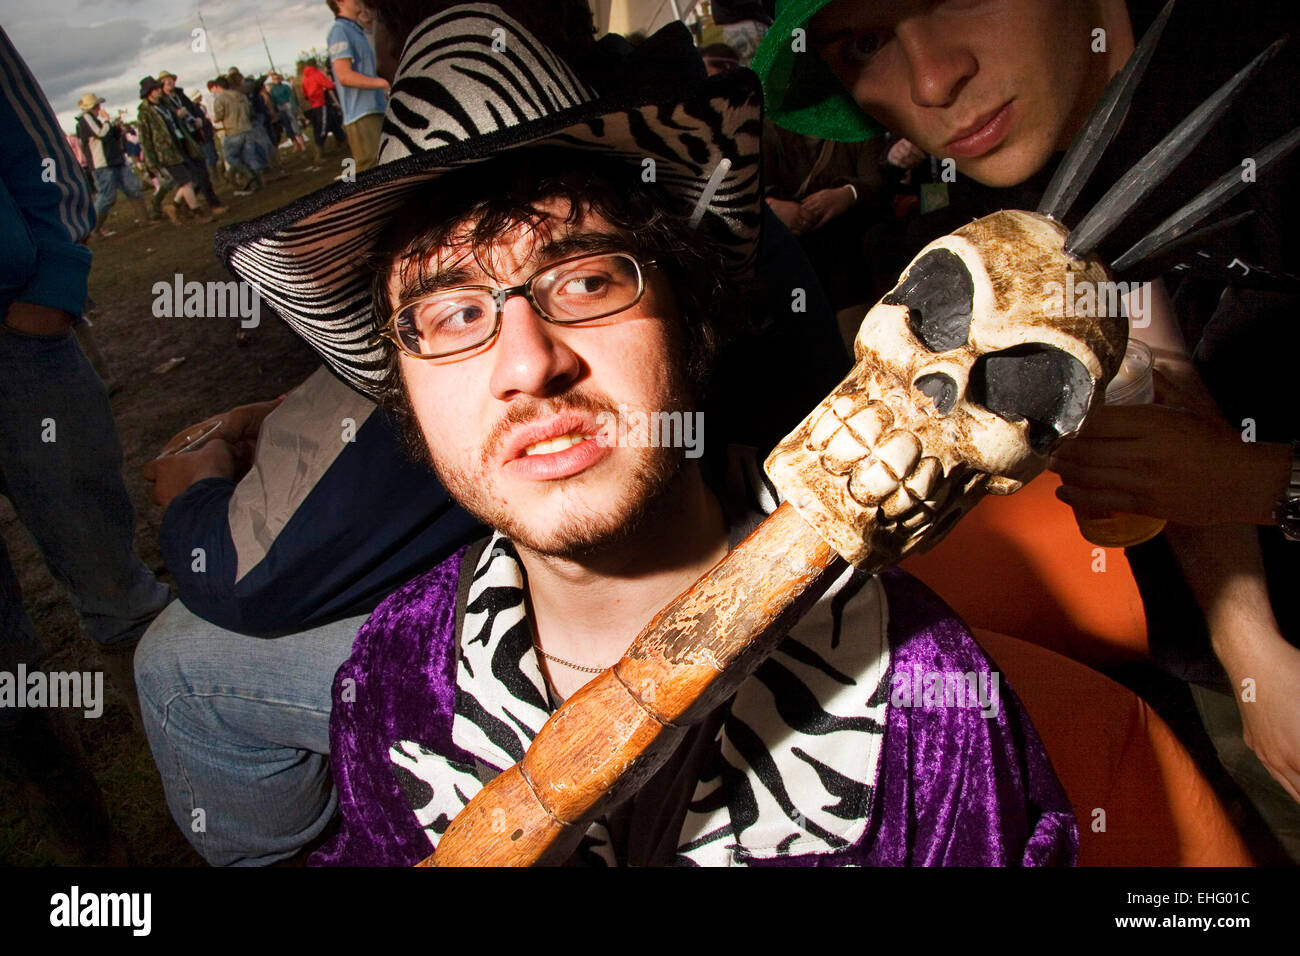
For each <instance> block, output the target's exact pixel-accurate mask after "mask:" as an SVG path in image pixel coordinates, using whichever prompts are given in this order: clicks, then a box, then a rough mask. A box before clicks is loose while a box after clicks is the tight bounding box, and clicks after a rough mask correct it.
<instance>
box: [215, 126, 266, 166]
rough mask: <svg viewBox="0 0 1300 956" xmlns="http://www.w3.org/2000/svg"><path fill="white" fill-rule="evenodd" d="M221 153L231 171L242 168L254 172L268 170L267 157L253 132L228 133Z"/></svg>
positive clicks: (222, 144)
mask: <svg viewBox="0 0 1300 956" xmlns="http://www.w3.org/2000/svg"><path fill="white" fill-rule="evenodd" d="M221 152H222V155H223V156H224V157H225V160H226V166H227V167H229V168H231V169H237V168H239V167H240V166H243V167H244V168H246V169H251V170H253V172H261V171H262V170H263V169H266V166H267V159H266V156H265V155H263V152H262V147H261V145H260V143H259V142H258V140H257V137H256V136H254V135H253V131H252V130H248V131H247V132H244V133H227V134H226V138H225V139H224V140H223V141H222V143H221Z"/></svg>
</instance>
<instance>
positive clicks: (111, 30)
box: [0, 0, 334, 130]
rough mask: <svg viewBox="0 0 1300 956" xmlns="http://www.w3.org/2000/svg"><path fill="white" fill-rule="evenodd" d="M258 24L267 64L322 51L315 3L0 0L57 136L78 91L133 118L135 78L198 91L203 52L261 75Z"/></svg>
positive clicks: (321, 23)
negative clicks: (198, 37) (203, 43)
mask: <svg viewBox="0 0 1300 956" xmlns="http://www.w3.org/2000/svg"><path fill="white" fill-rule="evenodd" d="M197 11H202V13H203V19H204V20H205V21H206V23H207V27H208V35H207V40H208V44H207V50H205V51H203V52H196V51H194V50H193V49H192V45H193V38H192V31H194V30H196V29H198V28H199V18H198V13H197ZM258 17H260V18H261V21H262V29H263V30H264V31H265V33H266V42H267V44H268V45H269V46H270V48H271V55H272V56H273V57H274V58H275V64H276V66H277V67H279V68H280V69H281V70H288V71H289V72H292V71H293V65H294V61H295V60H296V59H297V57H298V53H299V52H300V51H304V50H311V49H312V47H315V48H316V49H317V50H319V51H322V52H323V51H324V49H325V34H326V33H327V32H329V28H330V24H331V23H333V21H334V16H333V14H331V13H330V11H329V8H328V7H327V6H326V5H325V0H202V2H195V0H172V2H168V0H0V25H3V26H4V29H5V32H7V33H8V34H9V39H10V40H11V41H12V42H13V44H14V46H15V47H16V48H17V49H18V52H19V53H20V54H21V55H22V57H23V59H24V60H26V61H27V65H28V66H29V67H30V68H31V70H32V72H33V73H34V74H35V75H36V79H37V80H38V81H39V82H40V84H41V86H42V88H43V89H44V90H45V96H46V97H47V98H48V99H49V101H50V105H51V106H53V107H54V110H55V112H56V113H58V114H59V119H60V121H61V122H62V123H63V126H64V128H65V129H67V130H71V129H72V126H73V124H74V123H75V121H76V116H77V99H78V98H79V97H80V96H81V94H82V93H86V92H94V93H97V94H98V95H100V96H102V97H104V99H105V100H107V102H106V103H105V104H104V105H105V106H106V107H107V108H108V110H109V112H110V113H116V111H117V109H118V108H126V109H127V110H128V113H129V114H130V115H131V116H134V115H135V110H136V106H137V104H138V103H139V102H140V96H139V93H140V86H139V82H140V78H141V77H142V76H145V75H146V74H153V75H157V74H158V73H159V72H160V71H162V70H164V69H166V70H170V71H171V72H173V73H175V74H176V75H177V76H178V77H179V80H178V81H177V82H178V83H179V85H180V86H182V87H184V88H185V89H186V91H187V92H203V93H204V94H206V92H207V87H206V84H207V80H208V79H209V78H210V77H212V76H213V75H215V73H216V71H215V70H214V68H213V65H212V53H213V52H215V53H216V57H217V63H218V65H219V66H220V67H221V69H222V70H223V71H225V70H228V69H229V68H230V67H231V66H238V67H239V68H240V69H241V70H244V71H245V72H248V73H254V72H258V73H260V72H264V71H266V70H267V69H268V66H267V57H266V50H265V49H263V47H262V38H261V36H260V35H259V34H258V31H257V18H258Z"/></svg>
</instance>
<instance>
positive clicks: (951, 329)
mask: <svg viewBox="0 0 1300 956" xmlns="http://www.w3.org/2000/svg"><path fill="white" fill-rule="evenodd" d="M974 299H975V283H974V282H973V280H972V279H971V276H970V272H969V271H968V270H967V268H966V264H965V263H964V262H962V261H961V259H960V258H958V256H957V255H956V254H955V253H952V252H949V251H948V250H947V249H935V250H934V251H933V252H927V253H926V254H925V255H923V256H922V257H921V258H920V259H917V260H916V262H914V263H913V264H912V267H911V268H910V269H908V270H907V275H905V276H903V281H902V282H900V283H899V284H898V288H896V289H894V291H893V292H891V293H889V294H888V295H887V296H885V297H884V298H883V299H881V300H880V301H881V302H882V303H883V304H884V305H901V306H904V307H906V309H907V324H908V327H909V328H911V330H912V334H913V335H915V336H916V337H917V338H918V339H920V340H921V341H922V342H923V343H925V347H926V348H928V349H929V350H930V351H931V352H947V351H950V350H952V349H956V348H961V347H962V346H963V345H965V344H966V340H967V338H969V336H970V321H971V311H972V309H973V308H974Z"/></svg>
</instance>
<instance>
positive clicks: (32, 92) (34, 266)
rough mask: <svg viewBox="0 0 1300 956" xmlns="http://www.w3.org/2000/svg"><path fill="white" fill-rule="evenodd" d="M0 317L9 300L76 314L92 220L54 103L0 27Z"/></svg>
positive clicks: (79, 307)
mask: <svg viewBox="0 0 1300 956" xmlns="http://www.w3.org/2000/svg"><path fill="white" fill-rule="evenodd" d="M0 130H4V135H3V136H0V317H3V315H4V313H5V312H6V311H7V310H8V308H9V306H10V305H11V304H12V303H13V302H29V303H31V304H33V305H45V306H50V307H51V308H55V309H61V310H62V311H64V312H68V313H71V314H72V315H73V316H80V315H81V310H82V307H83V306H84V305H85V302H86V279H87V277H88V276H89V274H90V259H91V254H90V250H89V249H87V248H86V247H85V246H83V245H81V244H80V241H81V240H82V239H83V238H85V237H86V236H88V235H89V234H90V231H91V230H92V229H94V228H95V213H94V210H93V209H92V207H91V203H90V190H89V189H88V188H87V185H86V179H85V176H84V175H83V174H82V172H81V169H80V167H78V165H77V160H76V158H75V157H74V156H73V155H72V150H71V148H69V146H68V142H67V139H66V137H65V136H64V133H63V130H61V129H60V128H59V121H58V120H57V119H56V118H55V115H54V110H52V109H50V104H49V103H48V102H47V101H46V99H45V94H44V93H42V92H41V88H40V86H38V85H37V83H36V80H35V78H34V77H33V76H32V74H31V71H30V70H28V69H27V64H26V63H24V62H23V60H22V58H21V57H20V56H19V55H18V51H17V50H15V49H14V47H13V44H11V43H10V42H9V37H8V35H7V34H6V33H5V31H4V29H3V28H0Z"/></svg>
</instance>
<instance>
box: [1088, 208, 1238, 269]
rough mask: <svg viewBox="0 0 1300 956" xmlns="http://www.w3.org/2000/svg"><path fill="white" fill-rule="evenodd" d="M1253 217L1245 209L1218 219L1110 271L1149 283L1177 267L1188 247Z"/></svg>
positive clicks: (1125, 255) (1118, 260)
mask: <svg viewBox="0 0 1300 956" xmlns="http://www.w3.org/2000/svg"><path fill="white" fill-rule="evenodd" d="M1253 215H1255V210H1253V209H1247V210H1246V211H1245V212H1239V213H1237V214H1236V215H1235V216H1229V217H1228V218H1227V219H1220V220H1219V221H1218V222H1212V223H1210V224H1209V225H1208V226H1203V227H1202V228H1200V229H1195V230H1193V231H1191V232H1189V233H1187V234H1186V235H1185V236H1180V237H1179V238H1177V239H1175V240H1174V241H1173V242H1170V243H1168V244H1166V245H1164V246H1162V247H1161V248H1159V249H1157V250H1156V251H1155V252H1153V253H1151V254H1150V255H1147V256H1143V257H1141V258H1140V259H1134V260H1133V261H1132V262H1130V263H1126V264H1125V265H1124V266H1123V271H1122V273H1121V269H1120V266H1118V265H1112V266H1111V271H1112V272H1113V273H1115V274H1116V275H1120V274H1122V275H1123V276H1124V278H1126V279H1130V280H1132V279H1141V280H1143V281H1149V280H1151V279H1156V278H1159V277H1160V276H1162V275H1164V274H1165V273H1166V272H1168V271H1170V270H1171V269H1173V268H1174V267H1175V266H1177V265H1178V264H1179V262H1180V260H1181V259H1183V258H1184V256H1183V255H1181V254H1180V252H1181V250H1183V249H1184V248H1186V247H1188V246H1193V245H1196V244H1197V243H1199V242H1201V241H1202V240H1204V239H1207V238H1209V237H1210V236H1212V235H1214V234H1215V233H1216V232H1222V231H1223V230H1225V229H1231V228H1232V227H1233V226H1236V225H1237V224H1238V223H1242V222H1245V221H1246V220H1247V219H1249V218H1250V217H1251V216H1253ZM1130 251H1132V250H1130ZM1127 257H1128V253H1125V254H1124V257H1123V258H1127ZM1120 261H1121V260H1120V259H1116V260H1115V262H1116V263H1118V262H1120Z"/></svg>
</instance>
